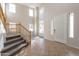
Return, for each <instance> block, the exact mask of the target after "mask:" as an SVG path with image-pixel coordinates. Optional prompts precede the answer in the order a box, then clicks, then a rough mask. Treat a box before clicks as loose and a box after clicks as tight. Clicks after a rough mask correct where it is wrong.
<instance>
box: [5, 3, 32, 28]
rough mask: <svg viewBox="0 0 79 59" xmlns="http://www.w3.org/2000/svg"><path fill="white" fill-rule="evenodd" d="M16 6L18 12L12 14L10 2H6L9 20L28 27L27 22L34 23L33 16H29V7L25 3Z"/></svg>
mask: <svg viewBox="0 0 79 59" xmlns="http://www.w3.org/2000/svg"><path fill="white" fill-rule="evenodd" d="M15 6H16V13H15V14H12V13H10V12H9V4H8V3H7V4H6V15H7V20H8V21H9V22H14V23H21V24H22V25H24V26H25V27H26V28H27V24H30V23H32V21H33V18H32V17H29V8H30V7H27V6H25V5H21V4H18V3H17V4H15Z"/></svg>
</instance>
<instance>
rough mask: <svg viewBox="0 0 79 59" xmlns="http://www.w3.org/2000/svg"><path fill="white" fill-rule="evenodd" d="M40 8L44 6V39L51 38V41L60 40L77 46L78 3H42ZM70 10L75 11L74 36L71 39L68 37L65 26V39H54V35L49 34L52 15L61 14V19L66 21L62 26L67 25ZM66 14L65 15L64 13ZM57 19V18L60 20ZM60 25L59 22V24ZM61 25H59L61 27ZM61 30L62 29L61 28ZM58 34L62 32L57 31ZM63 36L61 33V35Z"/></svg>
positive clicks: (78, 44) (78, 42)
mask: <svg viewBox="0 0 79 59" xmlns="http://www.w3.org/2000/svg"><path fill="white" fill-rule="evenodd" d="M41 8H44V13H43V17H42V19H43V20H44V21H45V39H48V40H51V41H58V42H61V43H65V44H67V45H69V46H72V47H76V48H79V39H78V38H79V26H78V25H79V23H78V22H79V4H43V5H42V6H40V10H41ZM70 12H74V13H75V18H74V20H75V21H74V22H75V25H74V26H75V28H74V34H75V38H73V39H70V38H69V37H68V29H69V28H68V27H65V30H64V31H65V32H63V33H64V38H67V39H66V40H65V39H63V38H62V39H61V41H60V39H57V40H55V39H54V35H51V33H50V32H51V31H50V29H51V25H50V23H51V20H52V17H54V16H56V17H57V16H60V15H63V16H62V17H63V18H62V19H63V20H64V22H67V23H64V26H68V20H69V19H68V18H69V13H70ZM65 14H67V16H66V15H65ZM60 19H61V18H60ZM60 19H58V20H60ZM59 25H60V24H59ZM62 26H63V25H61V27H62ZM62 31H63V30H62ZM59 34H60V35H62V33H61V32H60V33H59ZM62 36H63V35H62Z"/></svg>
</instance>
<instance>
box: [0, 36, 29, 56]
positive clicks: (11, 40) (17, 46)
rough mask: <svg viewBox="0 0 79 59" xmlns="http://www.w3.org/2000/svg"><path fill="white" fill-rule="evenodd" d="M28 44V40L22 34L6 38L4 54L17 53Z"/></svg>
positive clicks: (2, 53) (2, 52)
mask: <svg viewBox="0 0 79 59" xmlns="http://www.w3.org/2000/svg"><path fill="white" fill-rule="evenodd" d="M26 46H28V42H26V40H24V39H23V37H21V36H20V35H12V36H9V37H7V38H6V42H5V43H4V48H3V49H2V51H1V55H2V56H13V55H16V54H17V53H18V52H19V51H20V50H21V49H22V48H24V47H26Z"/></svg>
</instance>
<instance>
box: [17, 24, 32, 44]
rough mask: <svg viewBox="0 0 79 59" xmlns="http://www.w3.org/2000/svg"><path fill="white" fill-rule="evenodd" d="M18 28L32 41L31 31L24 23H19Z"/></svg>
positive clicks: (25, 37)
mask: <svg viewBox="0 0 79 59" xmlns="http://www.w3.org/2000/svg"><path fill="white" fill-rule="evenodd" d="M18 27H19V28H18ZM18 27H17V30H18V31H19V33H20V34H21V36H22V37H23V38H24V39H26V41H28V42H30V43H31V31H29V30H28V29H27V28H25V27H24V26H23V25H22V24H19V25H18Z"/></svg>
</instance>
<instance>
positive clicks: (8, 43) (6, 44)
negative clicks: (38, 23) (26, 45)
mask: <svg viewBox="0 0 79 59" xmlns="http://www.w3.org/2000/svg"><path fill="white" fill-rule="evenodd" d="M20 40H23V38H19V39H16V40H14V41H11V42H7V43H5V44H4V46H5V47H6V46H8V45H10V44H13V43H15V42H19V41H20Z"/></svg>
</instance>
